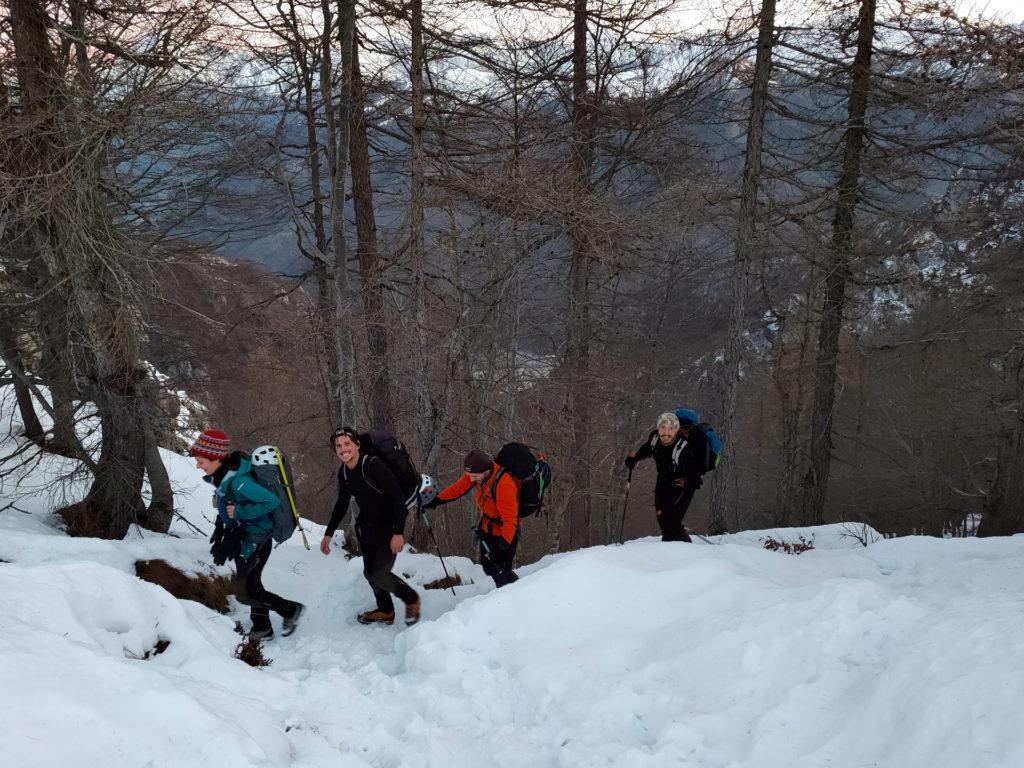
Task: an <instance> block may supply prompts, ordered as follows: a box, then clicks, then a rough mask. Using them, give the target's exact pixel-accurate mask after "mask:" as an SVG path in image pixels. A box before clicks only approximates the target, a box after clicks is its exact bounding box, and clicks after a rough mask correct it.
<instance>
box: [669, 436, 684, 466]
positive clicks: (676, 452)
mask: <svg viewBox="0 0 1024 768" xmlns="http://www.w3.org/2000/svg"><path fill="white" fill-rule="evenodd" d="M685 447H686V440H685V439H684V440H680V441H679V442H678V443H676V446H675V448H673V449H672V466H673V467H675V468H677V469H678V467H679V457H680V456H682V455H683V449H684V448H685Z"/></svg>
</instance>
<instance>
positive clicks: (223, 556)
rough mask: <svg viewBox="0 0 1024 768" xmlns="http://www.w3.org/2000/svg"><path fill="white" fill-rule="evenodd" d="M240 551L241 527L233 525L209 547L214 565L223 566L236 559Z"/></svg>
mask: <svg viewBox="0 0 1024 768" xmlns="http://www.w3.org/2000/svg"><path fill="white" fill-rule="evenodd" d="M241 550H242V526H240V525H234V526H232V527H231V528H228V529H227V531H226V532H224V534H223V535H222V536H221V537H220V538H219V539H218V540H217V542H216V543H215V544H214V545H213V546H212V547H210V554H211V555H213V563H214V565H224V563H226V562H227V561H228V560H233V559H235V558H236V557H238V554H239V552H241Z"/></svg>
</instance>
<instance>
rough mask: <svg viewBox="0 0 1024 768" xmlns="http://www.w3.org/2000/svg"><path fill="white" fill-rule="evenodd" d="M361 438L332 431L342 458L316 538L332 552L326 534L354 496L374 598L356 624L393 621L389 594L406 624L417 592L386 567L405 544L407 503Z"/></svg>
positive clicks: (415, 612) (416, 606)
mask: <svg viewBox="0 0 1024 768" xmlns="http://www.w3.org/2000/svg"><path fill="white" fill-rule="evenodd" d="M362 439H363V438H362V437H361V436H360V434H359V433H358V432H356V431H355V430H354V429H351V428H349V427H342V428H340V429H337V430H335V431H334V434H332V435H331V445H332V446H333V447H334V454H335V455H336V456H337V457H338V460H339V461H340V462H341V467H340V468H339V469H338V500H337V501H336V502H335V504H334V511H333V512H332V513H331V521H330V523H328V524H327V530H326V532H325V533H324V538H323V540H322V541H321V542H320V551H321V552H323V553H324V554H325V555H329V554H331V538H332V537H333V536H334V532H335V531H336V530H337V529H338V526H339V525H340V524H341V521H342V520H344V519H345V515H346V514H348V507H349V502H350V501H351V500H352V498H353V497H355V500H356V504H358V505H359V517H358V518H356V538H357V539H358V540H359V548H360V549H361V550H362V551H363V575H364V576H365V577H366V580H367V582H369V584H370V588H371V589H372V590H373V596H374V597H375V598H376V600H377V607H376V609H374V610H370V611H364V612H362V613H360V614H359V615H358V616H357V617H356V618H357V619H358V621H359V623H360V624H374V623H381V624H393V623H394V621H395V603H394V601H393V600H392V599H391V596H392V595H394V596H395V597H397V598H398V599H399V600H401V601H402V602H403V603H405V623H406V624H407V625H409V626H411V625H413V624H415V623H416V622H417V621H419V619H420V596H419V595H418V594H417V593H416V590H414V589H413V588H412V587H410V586H409V585H408V584H406V583H405V582H404V581H402V579H400V578H399V577H398V576H396V575H395V574H394V573H392V572H391V569H392V568H393V567H394V565H395V558H396V557H397V556H398V553H399V552H401V551H402V547H403V546H405V536H404V534H405V518H406V515H407V514H408V508H407V507H406V505H405V498H404V495H403V494H402V490H401V488H400V487H399V484H398V480H397V479H396V478H395V475H394V473H393V472H392V471H391V469H390V468H389V467H388V466H387V464H385V462H384V460H383V459H381V458H378V457H377V456H372V455H368V452H367V453H366V454H364V453H363V452H362V451H361V450H360V444H361V442H362Z"/></svg>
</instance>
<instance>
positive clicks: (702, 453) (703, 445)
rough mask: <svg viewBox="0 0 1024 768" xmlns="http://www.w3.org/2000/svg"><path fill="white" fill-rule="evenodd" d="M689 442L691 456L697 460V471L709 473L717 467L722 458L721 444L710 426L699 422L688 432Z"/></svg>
mask: <svg viewBox="0 0 1024 768" xmlns="http://www.w3.org/2000/svg"><path fill="white" fill-rule="evenodd" d="M688 440H689V442H690V443H691V444H692V445H693V455H694V457H696V459H697V470H698V471H699V472H700V473H701V474H702V475H704V474H707V473H708V472H711V471H712V470H714V469H715V468H716V467H718V462H719V461H721V458H722V443H721V441H720V440H719V439H718V435H717V434H715V430H714V429H713V428H712V426H711V425H710V424H707V423H705V422H703V421H702V422H701V423H700V424H696V425H694V427H693V428H692V429H691V430H690V437H689V438H688Z"/></svg>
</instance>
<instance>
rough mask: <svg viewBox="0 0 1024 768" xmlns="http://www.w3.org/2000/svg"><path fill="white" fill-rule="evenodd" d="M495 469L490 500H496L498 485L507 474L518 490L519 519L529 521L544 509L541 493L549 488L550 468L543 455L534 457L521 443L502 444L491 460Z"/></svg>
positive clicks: (542, 494) (527, 447)
mask: <svg viewBox="0 0 1024 768" xmlns="http://www.w3.org/2000/svg"><path fill="white" fill-rule="evenodd" d="M494 462H495V463H496V464H497V465H498V467H499V469H498V472H497V474H495V476H494V481H493V482H492V483H491V498H492V499H495V500H497V497H498V481H499V480H501V476H502V475H504V474H506V473H507V474H509V475H511V476H512V477H514V478H515V479H516V484H517V485H518V486H519V517H530V516H531V515H535V514H537V513H538V512H540V511H541V510H543V509H544V492H545V491H546V490H547V489H548V486H549V485H551V465H550V464H548V463H547V462H546V461H544V454H540V455H539V456H535V455H534V453H533V451H531V450H530V447H529V446H527V445H524V444H523V443H505V445H503V446H502V447H501V450H500V451H498V454H497V455H496V456H495V457H494Z"/></svg>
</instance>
